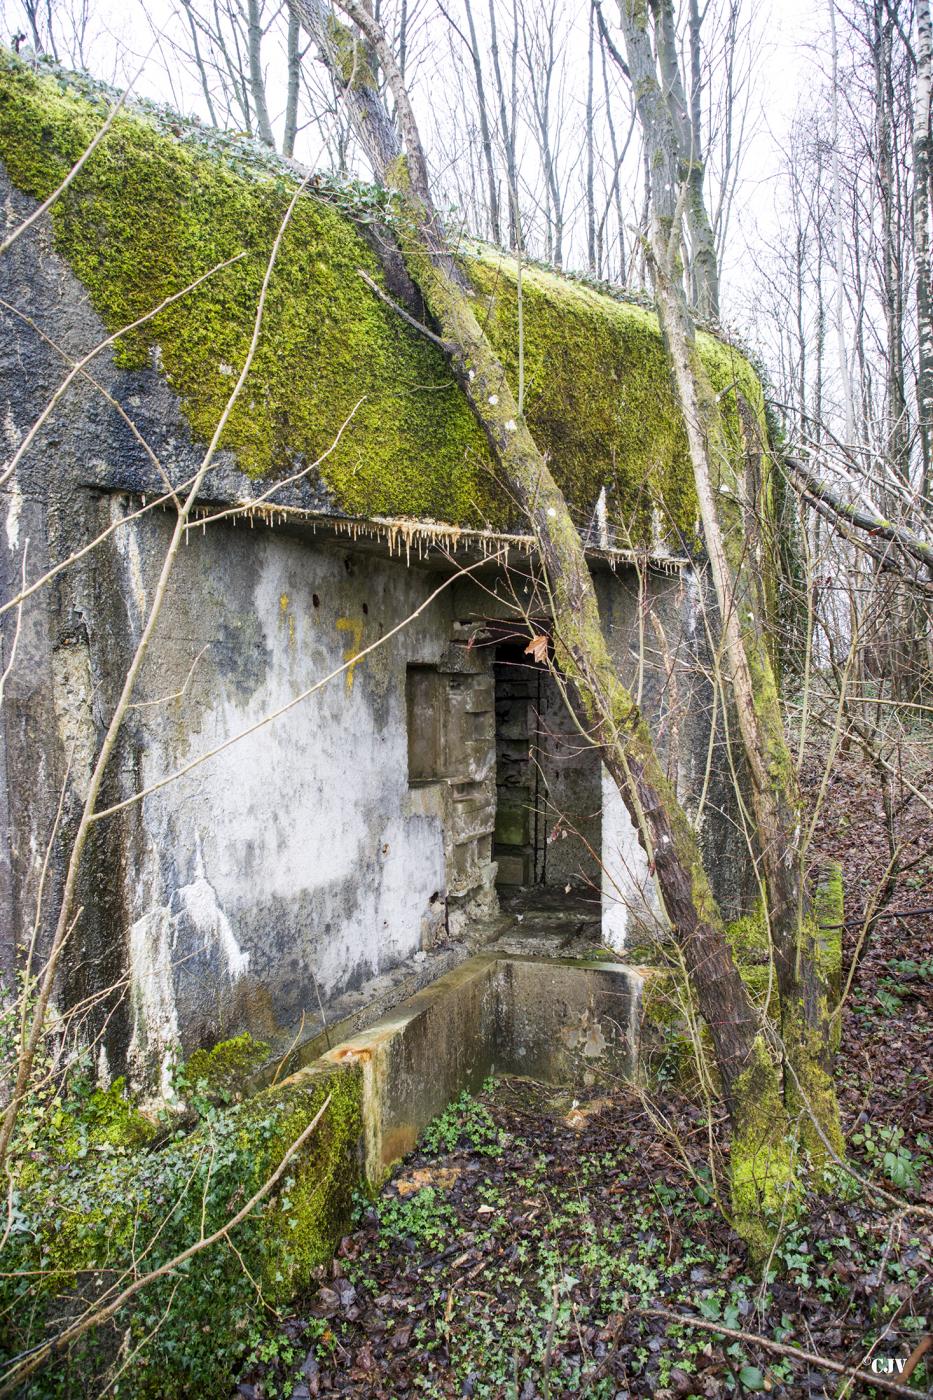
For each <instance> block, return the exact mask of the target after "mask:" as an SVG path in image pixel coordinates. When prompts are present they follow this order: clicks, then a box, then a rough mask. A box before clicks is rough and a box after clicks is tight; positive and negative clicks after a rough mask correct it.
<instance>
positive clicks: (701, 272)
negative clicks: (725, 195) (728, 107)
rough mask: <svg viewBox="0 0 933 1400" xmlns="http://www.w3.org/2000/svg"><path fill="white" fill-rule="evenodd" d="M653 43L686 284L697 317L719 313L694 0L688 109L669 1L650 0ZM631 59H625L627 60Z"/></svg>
mask: <svg viewBox="0 0 933 1400" xmlns="http://www.w3.org/2000/svg"><path fill="white" fill-rule="evenodd" d="M652 10H653V12H654V24H655V43H656V45H657V50H658V60H659V64H660V69H661V75H662V79H663V82H664V87H665V96H666V100H667V102H668V103H669V104H670V111H671V116H672V127H673V132H674V135H675V136H676V138H677V154H678V158H679V159H678V165H679V170H678V175H679V182H680V183H682V184H683V186H684V188H685V190H686V200H685V204H684V214H685V219H686V225H687V235H688V237H689V239H690V282H691V286H692V287H693V288H694V289H695V295H694V298H693V304H694V306H695V307H696V309H697V311H699V313H700V315H701V316H705V317H707V318H708V319H710V320H717V319H718V317H719V261H718V259H717V257H716V238H715V235H714V233H713V228H712V225H711V223H710V220H709V214H708V212H707V208H706V196H705V194H704V192H703V179H704V173H705V160H704V155H703V131H702V110H701V102H700V24H701V21H700V14H699V9H698V6H697V4H696V0H691V4H690V49H691V57H692V61H693V63H694V64H695V68H696V73H695V82H694V85H693V91H692V94H691V96H692V99H693V102H692V110H691V111H688V108H687V98H686V94H685V92H684V85H683V80H682V78H681V75H680V64H679V62H678V59H677V31H676V26H675V22H674V5H673V0H652ZM629 62H630V63H631V58H630V59H629Z"/></svg>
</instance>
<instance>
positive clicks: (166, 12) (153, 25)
mask: <svg viewBox="0 0 933 1400" xmlns="http://www.w3.org/2000/svg"><path fill="white" fill-rule="evenodd" d="M52 3H53V5H54V7H55V8H56V10H59V11H60V14H61V16H62V17H60V18H59V21H58V23H59V26H60V29H62V30H64V29H65V28H66V27H67V18H66V16H67V7H68V6H69V5H72V6H74V7H75V9H79V8H80V6H81V4H82V3H87V0H52ZM422 3H423V10H424V13H425V14H427V15H430V13H431V12H432V10H433V9H434V0H422ZM448 3H449V7H450V11H451V13H452V15H453V16H454V17H455V18H458V19H459V14H458V12H459V11H461V10H462V3H461V0H448ZM828 3H829V0H819V4H818V5H817V6H814V4H812V3H808V2H807V0H765V2H764V3H758V2H757V0H746V4H747V7H748V15H749V17H750V19H751V22H752V24H753V26H754V27H755V30H756V32H757V35H758V38H759V40H760V46H761V48H760V58H759V63H758V80H757V85H756V92H755V99H754V103H753V108H757V113H756V115H755V119H754V128H755V130H754V134H753V136H752V139H751V141H750V142H749V144H748V147H747V152H746V159H745V165H744V171H743V182H742V185H741V187H740V189H739V190H738V192H737V198H736V205H735V215H736V217H735V220H734V222H733V224H732V226H731V233H730V240H729V250H730V255H729V256H728V257H727V259H726V265H725V266H724V268H723V283H724V302H725V307H726V311H727V315H728V314H729V313H730V312H731V313H732V314H733V315H738V316H739V319H745V317H744V316H742V312H741V303H742V301H743V300H746V301H747V298H748V293H749V290H750V286H751V264H752V263H753V261H754V258H753V257H752V256H750V253H749V250H757V249H758V248H760V247H761V236H762V235H764V237H765V239H767V237H768V236H769V235H770V233H771V232H773V231H774V229H775V228H776V226H777V217H776V214H775V208H776V206H779V205H780V183H781V165H782V159H783V148H784V146H785V143H786V137H787V133H788V128H789V124H790V122H791V120H792V118H793V116H794V113H795V111H796V110H797V108H798V105H799V104H801V103H806V102H807V101H808V100H809V98H810V95H811V94H812V93H813V91H814V89H815V87H816V84H817V82H818V80H819V70H820V67H821V65H822V62H823V59H824V57H825V54H824V52H822V51H821V48H820V43H819V36H820V34H821V32H823V33H825V31H826V29H827V22H828V21H827V15H828V10H827V5H828ZM580 8H581V13H585V7H584V6H581V7H580ZM269 9H270V12H271V4H270V5H269ZM612 10H613V6H612V3H611V0H608V2H607V3H606V5H605V7H604V13H605V14H606V16H607V18H608V19H609V20H610V22H611V18H612ZM179 11H180V6H179V5H178V4H177V3H175V2H174V0H96V3H95V0H90V14H91V18H90V24H89V29H88V34H89V39H88V43H87V47H86V49H85V55H84V57H85V64H86V66H87V67H88V69H89V70H90V71H91V72H92V73H94V74H95V76H98V77H101V78H105V79H107V80H108V81H111V82H113V83H114V84H115V85H117V86H123V85H125V83H126V82H127V80H128V79H129V78H130V77H131V76H133V74H134V73H135V72H136V70H137V68H138V67H139V65H140V64H141V63H143V61H144V60H145V64H144V67H143V71H142V73H141V75H140V76H139V77H138V79H137V81H136V87H135V90H136V91H137V92H139V93H140V94H141V95H144V96H147V97H152V98H155V99H157V100H160V101H164V102H168V103H170V104H171V105H173V106H177V107H179V108H180V109H181V110H182V111H184V112H186V113H193V112H198V113H199V114H200V115H202V116H205V117H206V112H205V111H204V102H203V97H202V95H201V92H200V89H199V87H198V85H197V83H196V81H195V80H194V76H193V74H191V73H189V72H186V71H185V69H184V68H183V66H182V65H181V64H180V63H179V62H178V60H177V57H175V56H174V55H173V53H172V49H171V44H170V43H168V42H166V41H165V39H163V40H162V41H161V42H160V41H159V38H158V35H159V32H160V31H162V32H163V34H164V35H171V33H172V32H176V31H175V30H174V26H176V25H178V24H179V23H181V21H180V20H179V18H178V15H179ZM0 23H2V28H3V37H4V41H5V42H9V39H10V37H11V36H12V35H13V34H14V33H15V32H16V31H17V30H21V31H24V32H28V24H27V23H26V21H25V18H24V16H23V14H22V10H21V6H20V0H0ZM436 23H438V24H439V25H442V24H445V21H443V20H442V19H441V18H440V17H438V18H437V20H436ZM578 28H581V36H580V40H579V43H580V62H581V74H580V91H581V92H582V91H583V88H584V85H585V66H584V65H585V61H586V49H585V20H581V25H580V26H578ZM444 37H445V36H442V40H443V38H444ZM824 48H825V45H824ZM430 78H431V75H430V73H429V72H428V71H427V67H426V66H423V67H422V69H421V73H420V79H421V80H420V81H418V80H417V79H416V83H415V91H416V98H420V102H421V105H422V106H423V107H424V109H425V110H424V115H425V119H426V123H427V121H428V120H429V119H430V116H431V115H433V108H434V106H435V105H436V104H435V97H436V89H435V88H432V83H431V81H430ZM280 90H281V91H283V92H284V81H283V83H282V84H281V89H280ZM296 153H297V154H298V155H299V156H300V158H302V159H303V160H306V161H308V162H309V163H312V164H316V163H319V161H320V160H321V152H320V148H319V146H316V145H314V144H313V143H309V142H308V140H307V139H306V140H305V142H304V145H303V146H302V144H301V141H300V142H299V147H298V149H297V152H296ZM730 292H731V295H730Z"/></svg>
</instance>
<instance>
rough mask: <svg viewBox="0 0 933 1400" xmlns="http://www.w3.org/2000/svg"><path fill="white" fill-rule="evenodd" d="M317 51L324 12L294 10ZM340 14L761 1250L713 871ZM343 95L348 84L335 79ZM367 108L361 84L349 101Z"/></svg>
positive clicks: (416, 168)
mask: <svg viewBox="0 0 933 1400" xmlns="http://www.w3.org/2000/svg"><path fill="white" fill-rule="evenodd" d="M291 3H292V4H294V5H295V7H296V8H297V9H298V12H299V14H300V15H301V17H302V20H303V22H304V23H305V24H306V26H307V27H308V28H309V31H310V32H311V34H312V36H313V37H315V38H316V39H318V40H319V41H320V25H321V11H320V10H319V9H316V8H312V6H314V5H315V0H291ZM339 3H340V8H341V9H342V10H343V11H344V12H345V13H346V14H347V15H348V16H349V18H350V19H352V20H353V22H354V23H355V24H356V25H357V26H358V27H359V28H360V29H361V30H362V31H363V33H364V34H365V35H366V37H367V39H368V41H369V42H370V43H371V44H372V45H373V47H374V49H375V50H376V51H377V52H378V55H379V61H380V64H381V66H382V70H383V73H384V74H385V77H386V79H387V82H388V85H389V87H390V88H391V90H392V92H393V95H394V96H395V100H396V107H397V111H398V114H399V118H400V123H401V126H402V130H403V132H404V136H405V146H406V151H407V157H406V158H403V157H401V155H400V152H398V151H397V153H396V156H395V157H394V158H393V159H392V160H390V161H388V162H387V163H386V164H385V166H384V167H383V168H382V170H381V172H380V173H381V174H382V175H383V178H384V179H385V181H386V182H387V183H388V184H389V185H390V186H391V187H393V188H394V189H395V190H396V191H397V192H398V194H399V195H400V197H401V200H402V202H403V207H404V211H405V221H404V225H403V227H402V228H401V229H400V237H401V242H402V252H403V255H404V257H405V260H406V263H407V266H408V269H409V271H410V272H411V274H412V276H413V278H414V280H415V281H416V282H417V284H418V286H419V288H420V290H421V293H422V295H423V296H424V299H425V302H426V304H427V307H428V309H429V311H430V313H431V315H432V317H433V318H434V321H435V324H436V326H437V328H438V330H439V335H440V339H441V341H442V343H443V344H444V347H445V349H446V352H447V354H448V356H449V359H450V363H451V366H452V368H453V371H454V374H455V376H456V378H457V381H458V383H459V384H460V386H461V388H462V390H463V393H464V394H465V396H466V397H467V399H468V401H469V403H470V405H471V407H472V409H473V412H474V414H475V415H476V418H477V421H478V422H479V423H480V424H481V426H482V428H483V430H484V432H485V434H486V436H487V438H488V440H489V442H490V445H491V446H492V448H493V451H494V453H495V455H496V459H497V461H498V463H499V465H500V468H501V470H502V472H503V475H504V477H505V478H506V480H507V482H508V484H509V487H510V489H511V491H512V492H513V494H514V496H515V498H516V499H517V501H518V502H519V504H520V505H521V506H522V508H523V510H524V511H525V513H526V515H527V517H528V519H529V522H530V524H531V526H532V529H533V531H534V535H535V539H536V542H537V548H538V552H539V556H540V559H541V563H542V565H543V568H544V572H545V575H546V579H547V583H548V586H549V589H550V592H551V598H552V606H553V618H554V629H555V640H556V651H557V659H558V661H559V663H560V666H561V669H562V671H563V673H564V676H565V677H566V679H567V681H568V684H569V685H570V686H571V687H572V690H573V692H574V694H575V696H576V699H577V702H578V706H579V711H580V715H581V720H582V722H583V723H584V724H585V725H586V727H587V730H588V732H589V733H590V735H591V737H592V739H593V742H594V743H595V744H597V745H598V747H599V748H600V750H601V753H602V756H603V761H604V762H605V764H606V767H607V768H608V770H609V772H610V773H611V774H612V777H613V779H614V780H615V782H616V784H617V786H618V788H619V791H620V794H621V795H622V798H623V801H624V802H625V804H626V807H627V809H628V811H629V813H630V814H631V816H632V820H633V822H634V823H635V825H636V829H637V830H638V832H639V838H640V840H641V843H642V846H643V848H644V850H645V852H646V854H647V855H648V857H649V859H650V860H651V862H652V864H653V866H654V869H655V873H656V878H657V882H658V887H659V890H660V892H661V897H662V900H663V903H664V907H665V911H666V913H667V915H668V918H669V919H670V923H671V927H672V929H673V931H674V934H675V936H676V938H677V939H678V942H679V944H680V947H681V948H682V950H683V955H684V959H685V963H686V966H687V970H688V973H689V976H690V979H691V984H692V986H693V988H694V991H695V994H696V997H697V1002H698V1005H699V1008H700V1012H701V1014H702V1015H703V1017H704V1019H705V1020H706V1022H707V1024H708V1026H709V1029H710V1034H711V1036H712V1039H713V1044H714V1047H715V1054H716V1063H717V1067H718V1070H719V1073H720V1077H721V1080H722V1085H723V1090H724V1094H725V1097H726V1102H727V1105H728V1106H729V1109H730V1112H731V1114H732V1117H733V1125H734V1141H733V1151H732V1159H731V1160H732V1167H731V1171H732V1189H733V1208H734V1214H735V1218H736V1224H737V1226H738V1228H740V1229H741V1230H742V1231H743V1233H744V1234H745V1235H746V1238H748V1239H749V1241H750V1243H751V1244H752V1246H753V1247H754V1248H756V1249H758V1250H762V1249H763V1248H764V1247H765V1245H766V1242H767V1230H766V1228H765V1225H764V1222H763V1219H762V1206H763V1205H765V1204H768V1203H770V1204H772V1205H773V1204H777V1203H779V1202H780V1201H781V1200H782V1199H783V1198H784V1197H785V1196H786V1193H787V1191H788V1190H790V1189H792V1181H793V1163H792V1157H791V1154H790V1151H789V1149H788V1146H787V1132H788V1127H789V1124H788V1120H787V1117H786V1114H785V1112H784V1108H783V1104H782V1101H781V1093H780V1081H779V1077H778V1075H777V1073H776V1070H775V1067H774V1065H773V1064H772V1061H771V1058H770V1055H769V1053H768V1050H767V1047H766V1044H765V1041H764V1038H763V1035H762V1034H761V1033H760V1032H759V1031H758V1027H757V1018H756V1015H755V1012H754V1009H753V1007H752V1005H751V1003H750V1001H749V997H748V993H747V992H746V989H745V986H744V984H743V982H742V979H741V977H740V976H739V974H738V971H737V969H736V967H735V963H734V962H733V960H732V957H731V955H730V952H729V949H728V945H727V942H726V938H725V932H724V928H723V924H722V920H721V916H720V914H719V910H718V908H717V906H716V902H715V899H714V898H713V895H712V891H711V889H710V886H709V881H708V878H707V876H706V873H705V871H704V868H703V864H702V860H701V857H700V852H699V847H698V844H697V838H696V833H695V831H694V830H693V827H692V825H691V823H690V821H689V819H688V817H687V815H686V813H685V811H684V810H683V808H682V807H681V806H680V804H679V802H678V801H677V798H676V796H675V794H674V792H673V789H672V788H671V786H670V784H669V783H668V780H667V778H666V776H665V774H664V772H663V770H662V767H661V765H660V762H659V760H658V757H657V754H656V752H655V749H654V745H653V742H652V739H651V735H650V733H649V731H648V728H647V725H646V724H645V722H644V720H643V719H642V717H641V715H640V713H639V710H638V708H637V706H636V704H635V703H634V701H633V699H632V697H631V695H630V694H629V692H628V691H627V690H626V688H625V687H624V686H623V685H622V683H621V682H620V680H619V677H618V676H617V674H616V671H615V668H614V666H613V664H612V660H611V658H610V656H609V653H608V649H607V647H606V642H605V638H604V636H603V632H602V629H601V626H600V618H599V609H598V604H597V600H596V593H595V590H594V588H593V582H592V578H591V577H590V573H589V569H588V566H587V563H586V558H585V555H584V551H583V545H582V541H581V539H580V536H579V534H578V532H577V529H576V527H575V525H574V523H573V520H572V518H571V516H570V513H569V511H568V509H567V504H566V502H565V500H564V498H563V495H562V493H561V492H560V490H559V488H558V487H557V485H556V483H555V481H554V478H553V476H552V475H551V472H550V470H549V468H548V465H547V462H546V460H545V459H544V457H543V456H542V454H541V453H540V452H539V450H538V448H537V446H536V444H535V442H534V440H533V439H532V437H531V434H530V433H529V431H528V428H527V426H526V424H525V422H524V420H523V418H522V417H521V414H520V412H519V409H518V406H517V404H516V402H515V399H514V396H513V394H512V391H511V388H510V386H509V384H508V381H507V379H506V376H505V372H504V370H503V368H502V364H501V362H500V361H499V359H498V358H497V356H496V355H495V353H494V351H493V350H492V348H491V346H490V344H489V342H488V340H487V338H486V336H485V334H484V332H483V331H482V329H481V327H480V325H479V323H478V322H477V320H476V316H475V314H474V311H473V305H472V299H471V298H470V296H469V295H468V294H467V293H466V291H465V289H464V285H463V279H462V275H461V274H460V272H459V270H458V269H457V267H456V264H455V263H454V261H453V259H452V258H451V256H450V253H449V250H448V249H447V247H446V243H445V241H444V238H443V234H442V231H441V229H440V226H439V223H438V219H437V215H436V213H435V210H434V206H433V203H432V200H431V195H430V190H429V188H428V185H427V178H426V172H425V165H424V158H423V155H422V153H421V146H420V139H419V136H418V132H417V128H416V126H415V125H414V118H413V115H412V112H411V105H410V102H409V99H408V95H407V93H406V91H405V89H404V84H403V83H402V82H401V77H400V74H399V72H398V67H397V64H396V62H395V59H394V56H393V54H392V52H391V50H390V49H389V47H388V45H387V44H386V43H385V40H384V38H383V36H382V35H381V32H380V31H379V29H378V26H377V25H376V24H375V22H374V20H373V19H372V16H371V15H370V14H369V13H368V11H367V10H365V9H364V8H363V5H362V3H361V0H339ZM335 78H336V80H337V82H338V84H339V82H340V73H339V70H336V71H335ZM344 92H345V95H346V97H347V99H348V100H349V101H350V102H355V101H356V100H357V94H358V92H359V80H358V78H357V79H356V81H355V82H354V85H353V86H352V87H351V88H349V89H347V88H344Z"/></svg>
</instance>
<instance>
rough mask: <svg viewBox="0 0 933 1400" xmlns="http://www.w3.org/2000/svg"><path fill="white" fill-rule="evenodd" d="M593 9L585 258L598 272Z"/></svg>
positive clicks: (589, 44)
mask: <svg viewBox="0 0 933 1400" xmlns="http://www.w3.org/2000/svg"><path fill="white" fill-rule="evenodd" d="M593 28H594V25H593V7H592V6H590V15H589V27H588V30H587V67H586V258H587V266H588V267H589V269H590V272H596V271H598V262H597V257H596V190H595V185H594V149H593V147H594V133H593Z"/></svg>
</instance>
